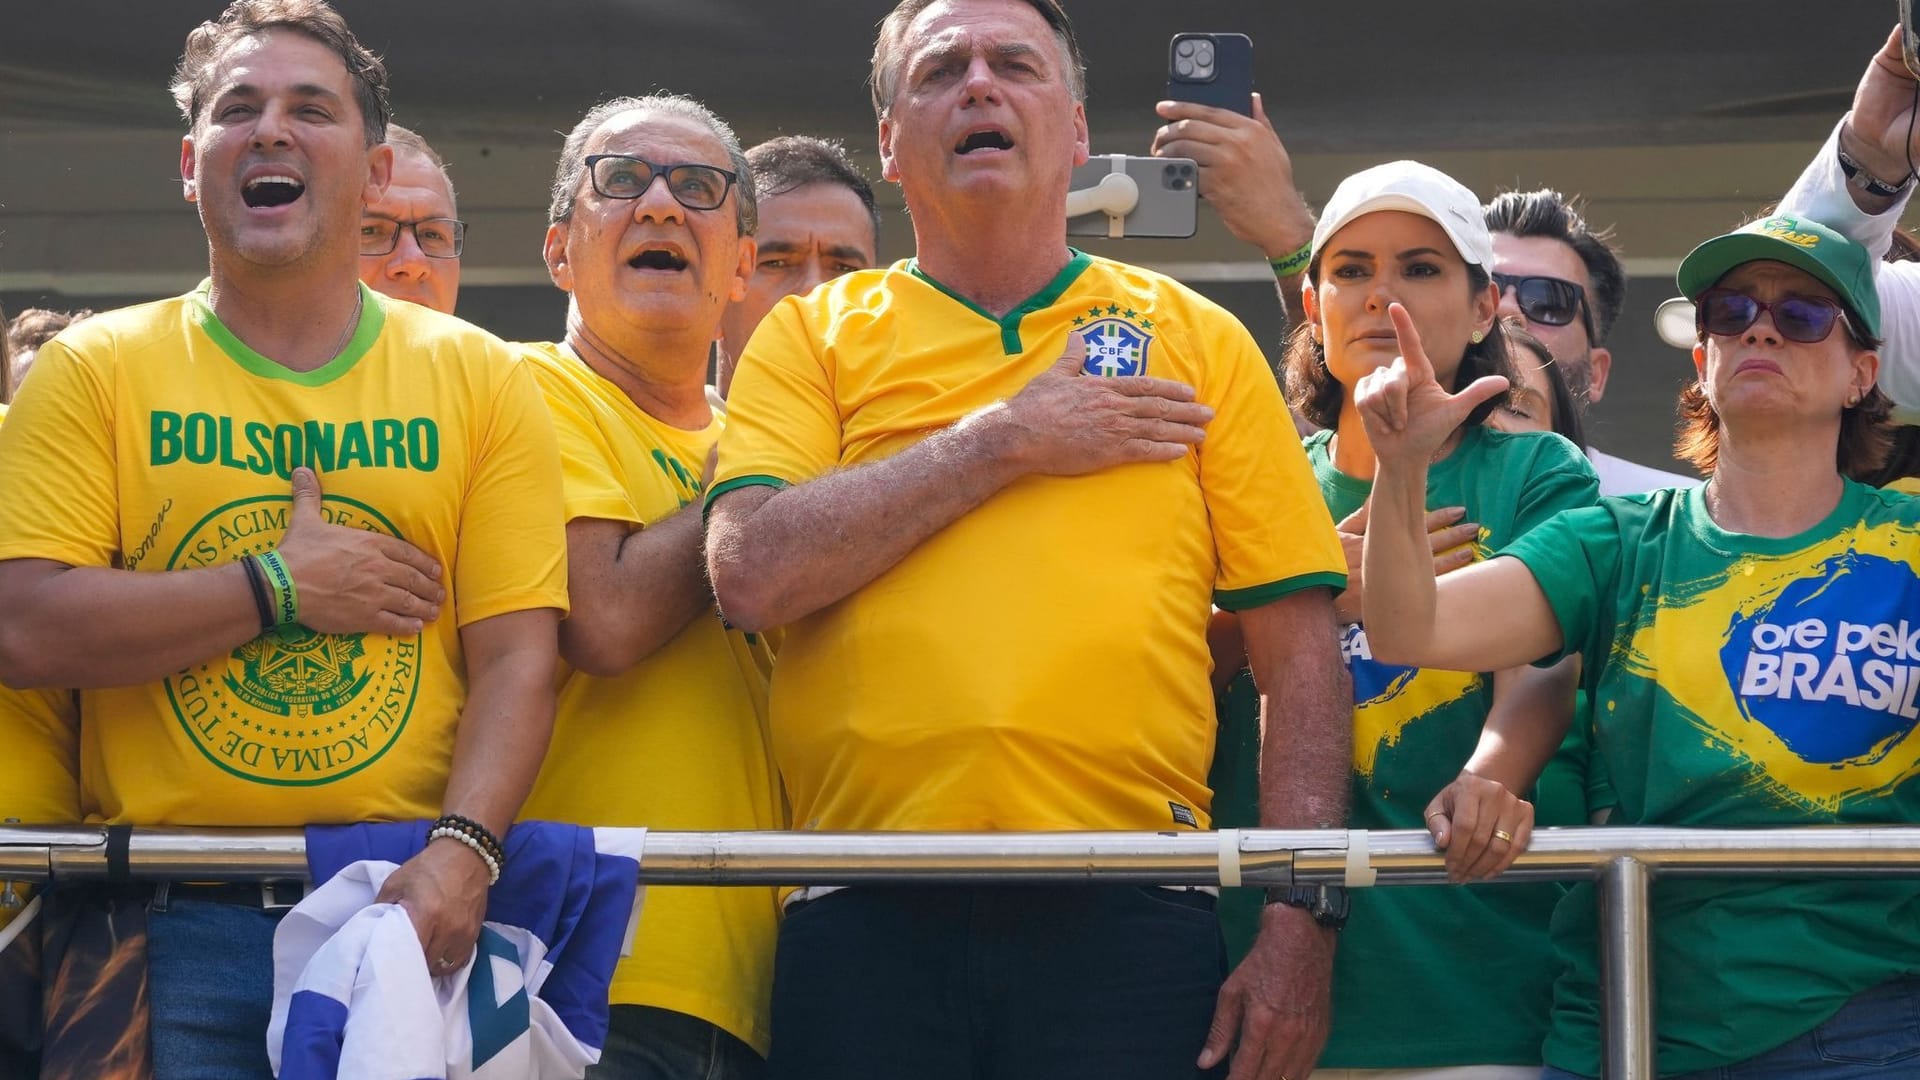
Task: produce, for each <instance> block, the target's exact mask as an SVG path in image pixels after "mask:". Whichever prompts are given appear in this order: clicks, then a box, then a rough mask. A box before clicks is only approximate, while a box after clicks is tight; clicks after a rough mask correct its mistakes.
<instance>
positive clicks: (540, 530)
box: [0, 287, 567, 826]
mask: <svg viewBox="0 0 1920 1080" xmlns="http://www.w3.org/2000/svg"><path fill="white" fill-rule="evenodd" d="M362 297H363V304H364V311H363V314H362V316H361V319H360V326H359V329H358V330H357V331H356V332H355V334H354V336H353V338H352V340H351V341H349V342H348V343H347V346H346V348H345V350H344V351H343V352H342V353H341V354H340V355H339V356H338V357H336V358H335V359H333V360H332V361H330V362H329V363H327V364H326V365H324V366H322V367H320V368H317V369H315V370H313V371H310V372H304V373H301V372H293V371H289V370H287V369H286V368H283V367H281V366H280V365H278V364H275V363H273V362H272V361H270V360H267V359H266V358H265V357H262V356H260V355H259V354H257V353H255V352H254V351H253V350H251V349H249V348H248V347H247V346H246V345H245V344H243V343H242V342H241V341H240V340H239V339H238V338H236V337H234V335H233V334H232V332H231V331H229V330H228V329H227V328H226V327H225V326H224V325H222V324H221V322H220V320H219V319H218V318H217V317H216V316H215V315H214V313H213V310H212V309H211V308H210V307H209V306H208V305H207V303H206V299H205V291H204V287H203V289H202V290H201V291H198V292H195V293H190V294H188V295H186V296H181V297H176V298H174V299H171V300H163V301H159V302H157V303H152V304H144V305H141V306H139V307H133V308H128V309H125V310H123V311H117V312H112V313H109V314H106V315H99V316H95V317H94V318H91V319H88V320H87V321H86V322H84V323H81V324H78V325H76V326H74V327H72V328H71V329H70V330H68V331H67V332H65V333H63V334H61V335H60V337H59V338H58V339H56V340H54V341H51V342H49V343H47V345H46V346H45V347H44V348H42V349H41V351H40V355H39V358H38V360H36V362H35V364H34V369H35V371H34V377H33V379H32V381H31V382H30V383H29V384H28V385H27V386H26V387H25V388H24V390H23V393H22V394H21V397H20V400H19V401H18V402H16V403H15V406H14V410H13V413H12V415H11V416H10V417H9V418H8V421H7V424H6V426H5V428H4V429H0V491H5V492H6V498H4V499H0V559H50V560H53V561H55V562H60V563H66V564H68V565H72V566H90V567H114V568H118V569H123V570H130V571H137V572H141V573H149V572H157V571H166V570H184V569H191V568H195V567H205V566H217V565H221V564H224V563H229V562H232V561H234V560H235V559H238V558H240V557H241V556H242V555H245V554H248V553H251V552H259V551H264V550H266V549H268V548H271V547H273V546H274V545H275V544H276V543H278V542H279V540H280V537H281V535H282V533H284V532H285V530H286V527H287V514H288V510H289V507H290V505H291V502H292V495H291V485H290V482H289V477H290V476H291V474H292V471H293V469H294V468H295V467H296V466H299V465H303V464H304V465H308V466H310V467H312V468H313V469H314V470H315V471H316V472H317V473H319V474H320V478H321V484H322V487H323V489H324V492H325V501H324V507H323V511H322V512H323V513H324V514H325V516H326V517H327V519H328V520H330V521H331V522H333V523H334V524H338V525H344V526H346V527H348V528H355V529H367V530H370V531H374V532H380V533H385V534H387V535H391V536H398V537H401V538H402V539H405V540H407V541H409V542H410V543H413V544H414V545H416V546H418V547H419V548H421V549H422V550H424V551H425V552H427V553H428V554H429V555H432V556H433V557H434V558H436V559H438V560H439V561H440V564H441V566H442V567H443V568H444V569H443V573H442V584H444V585H445V586H446V587H447V592H448V599H447V602H446V603H445V604H443V605H442V608H441V615H440V618H439V619H437V620H435V621H434V622H433V623H431V624H430V625H428V626H427V627H426V629H425V630H424V631H422V632H421V633H419V634H416V635H413V636H409V637H390V636H387V635H384V634H372V633H368V634H352V635H330V634H319V633H314V632H312V631H310V630H307V629H305V628H303V627H299V626H294V627H291V628H288V629H286V630H281V631H276V632H273V633H268V634H264V635H262V636H260V637H258V638H255V639H254V640H252V641H250V642H247V643H246V644H245V645H242V646H240V647H239V648H236V649H234V650H233V651H232V652H231V653H227V654H223V655H220V656H213V657H208V658H207V659H206V660H204V661H202V662H200V663H197V664H193V665H190V666H188V667H187V668H185V669H184V670H182V671H179V672H177V673H175V674H173V675H170V676H168V677H167V678H165V679H162V680H159V681H158V682H154V683H150V684H147V685H143V686H133V687H126V688H121V689H114V690H101V691H89V692H87V693H84V694H82V695H81V725H80V770H81V809H82V811H83V812H84V813H85V814H86V815H87V817H88V819H89V820H93V821H106V822H114V823H136V824H143V825H262V826H288V825H305V824H315V823H329V822H352V821H362V820H377V819H395V818H411V817H432V816H433V815H435V814H437V813H439V810H440V799H441V795H442V793H443V789H444V787H445V784H446V778H447V770H448V767H449V765H450V763H451V760H452V756H453V740H454V729H455V726H456V723H457V721H458V719H459V716H460V712H461V709H462V707H463V706H464V705H465V702H466V693H467V679H466V672H465V664H464V662H463V653H462V651H461V643H460V628H461V627H463V626H466V625H468V624H470V623H474V622H477V621H479V620H481V619H487V618H491V617H493V616H496V615H502V614H506V613H509V612H514V611H522V610H529V609H534V608H558V609H561V610H563V611H564V610H565V608H566V604H567V597H566V536H565V526H564V520H563V518H562V517H561V509H560V493H559V485H558V484H557V482H556V481H557V478H558V477H559V475H560V468H559V459H558V453H557V451H556V450H555V447H554V441H553V425H552V422H551V421H550V420H549V419H548V418H547V410H546V409H545V408H544V407H543V406H542V404H541V401H540V394H539V389H538V388H537V387H536V386H535V385H534V383H533V378H532V375H531V374H530V373H529V372H528V370H527V369H526V366H525V365H524V364H522V363H521V362H520V360H519V357H518V356H517V355H516V354H515V353H514V352H513V351H512V350H511V349H510V348H509V347H508V346H507V345H506V344H505V343H503V342H501V341H499V340H498V339H496V338H494V337H492V336H491V335H489V334H487V333H486V332H484V331H482V330H480V329H478V328H476V327H473V326H470V325H468V324H467V323H464V322H461V321H460V320H458V319H454V318H451V317H449V316H445V315H440V314H437V313H435V312H431V311H428V310H426V309H425V308H421V307H417V306H415V305H413V304H399V303H394V304H389V303H387V302H386V301H384V300H382V299H381V298H380V296H379V295H378V294H376V293H374V292H372V291H371V290H366V289H364V288H363V290H362Z"/></svg>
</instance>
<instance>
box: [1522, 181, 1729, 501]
mask: <svg viewBox="0 0 1920 1080" xmlns="http://www.w3.org/2000/svg"><path fill="white" fill-rule="evenodd" d="M1486 217H1487V228H1488V230H1489V231H1491V232H1492V233H1493V266H1494V272H1493V279H1494V283H1495V284H1496V285H1498V286H1499V287H1500V314H1502V315H1517V316H1519V317H1521V318H1524V319H1526V320H1527V329H1529V330H1531V331H1533V334H1534V336H1536V337H1538V338H1539V339H1540V340H1541V342H1542V343H1544V344H1545V345H1546V346H1547V348H1548V350H1549V351H1551V352H1552V353H1553V358H1554V360H1555V362H1557V363H1558V364H1560V365H1561V370H1562V372H1563V373H1564V374H1565V376H1566V380H1567V387H1568V389H1569V390H1570V391H1571V392H1572V394H1573V398H1574V401H1575V402H1576V403H1578V404H1579V405H1580V407H1581V408H1583V409H1584V408H1585V407H1586V406H1588V405H1591V404H1593V403H1594V402H1597V401H1599V400H1600V399H1601V398H1603V397H1605V396H1606V392H1607V378H1608V376H1609V375H1610V374H1612V372H1613V353H1612V351H1611V350H1609V349H1608V348H1607V346H1606V340H1607V335H1608V333H1609V332H1610V331H1611V330H1612V329H1613V323H1614V320H1615V319H1617V318H1619V315H1620V307H1621V304H1622V302H1623V301H1624V300H1625V298H1626V291H1627V275H1626V270H1625V268H1624V267H1623V266H1622V265H1621V263H1620V255H1619V253H1618V252H1617V251H1615V250H1614V249H1613V247H1612V245H1611V244H1610V243H1609V242H1608V238H1607V236H1606V234H1605V232H1604V231H1595V230H1593V229H1591V228H1589V227H1588V225H1587V222H1586V220H1585V219H1584V218H1583V217H1582V216H1581V214H1580V211H1579V209H1578V207H1577V206H1576V205H1575V203H1574V201H1573V200H1569V199H1568V198H1567V197H1566V196H1564V195H1562V194H1560V193H1559V192H1558V191H1554V190H1553V189H1551V188H1542V189H1540V190H1538V191H1507V192H1502V193H1501V194H1499V195H1498V196H1496V197H1495V198H1494V200H1493V201H1492V202H1490V203H1488V204H1487V206H1486ZM1587 457H1588V459H1589V460H1591V461H1592V462H1593V467H1594V471H1595V472H1597V473H1599V474H1600V494H1602V495H1632V494H1638V493H1639V492H1643V491H1651V490H1653V489H1654V488H1661V487H1694V486H1697V485H1698V484H1699V483H1700V481H1699V480H1698V479H1696V478H1693V477H1688V476H1681V475H1679V474H1677V473H1670V472H1663V471H1661V470H1659V469H1653V468H1648V467H1647V466H1645V465H1640V464H1637V463H1635V462H1632V461H1628V460H1627V459H1625V458H1621V457H1616V456H1614V455H1612V454H1608V453H1604V452H1602V451H1600V450H1597V449H1595V448H1594V447H1592V446H1588V447H1587Z"/></svg>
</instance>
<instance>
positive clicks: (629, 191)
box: [587, 154, 739, 210]
mask: <svg viewBox="0 0 1920 1080" xmlns="http://www.w3.org/2000/svg"><path fill="white" fill-rule="evenodd" d="M587 173H588V175H590V176H592V177H593V190H595V191H597V192H599V193H600V194H601V195H603V196H605V197H606V198H609V199H637V198H639V197H640V196H642V195H645V194H646V193H647V189H648V188H650V187H652V186H653V178H654V177H656V176H664V177H666V178H667V192H668V193H669V194H671V195H672V196H673V198H674V201H676V202H678V203H679V204H680V205H681V206H684V207H686V208H687V209H689V210H718V209H720V204H721V203H723V202H726V201H727V192H729V191H731V190H732V189H733V185H734V183H735V182H736V181H738V180H739V177H738V176H736V175H734V174H733V173H730V172H728V171H727V170H725V169H717V168H714V167H713V166H712V165H701V164H698V163H696V162H680V163H677V164H671V165H655V164H654V163H653V162H651V161H648V160H646V159H645V158H637V157H628V156H627V155H625V154H588V155H587Z"/></svg>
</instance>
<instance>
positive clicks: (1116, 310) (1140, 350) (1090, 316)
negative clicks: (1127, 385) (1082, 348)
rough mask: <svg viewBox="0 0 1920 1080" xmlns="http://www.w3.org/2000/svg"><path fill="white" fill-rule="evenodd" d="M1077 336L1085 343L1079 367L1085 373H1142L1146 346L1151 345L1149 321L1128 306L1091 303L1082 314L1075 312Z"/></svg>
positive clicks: (1151, 327)
mask: <svg viewBox="0 0 1920 1080" xmlns="http://www.w3.org/2000/svg"><path fill="white" fill-rule="evenodd" d="M1073 324H1074V325H1075V326H1076V327H1079V328H1080V329H1079V333H1080V338H1081V340H1082V341H1085V342H1086V343H1087V358H1086V360H1085V361H1084V362H1082V363H1081V365H1080V369H1081V370H1082V371H1084V372H1086V373H1087V374H1089V375H1109V376H1117V375H1145V374H1146V373H1147V348H1148V346H1150V345H1152V344H1153V334H1152V333H1151V331H1152V330H1153V320H1152V319H1146V318H1141V317H1140V315H1139V313H1138V312H1136V311H1134V310H1133V309H1131V308H1123V307H1121V306H1120V305H1118V304H1109V305H1107V306H1106V307H1101V306H1100V305H1098V304H1095V305H1094V306H1093V307H1091V308H1089V309H1087V313H1086V314H1085V315H1076V316H1074V319H1073Z"/></svg>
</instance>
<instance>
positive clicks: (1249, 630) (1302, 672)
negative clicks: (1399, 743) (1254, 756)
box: [1242, 588, 1353, 829]
mask: <svg viewBox="0 0 1920 1080" xmlns="http://www.w3.org/2000/svg"><path fill="white" fill-rule="evenodd" d="M1280 605H1288V606H1289V607H1290V608H1291V611H1290V612H1286V613H1284V614H1283V618H1282V619H1279V620H1276V619H1275V618H1273V617H1272V616H1273V615H1275V614H1282V613H1278V612H1274V611H1272V610H1270V609H1274V608H1278V607H1279V606H1280ZM1242 625H1243V627H1244V629H1245V633H1246V638H1247V654H1248V658H1249V661H1250V663H1251V664H1252V667H1253V678H1254V682H1255V684H1256V685H1257V686H1258V687H1259V689H1260V715H1261V718H1262V720H1261V723H1262V728H1263V731H1264V734H1263V736H1262V738H1261V744H1260V824H1261V825H1262V826H1264V827H1266V828H1296V829H1301V828H1305V829H1335V828H1340V827H1341V826H1343V825H1345V824H1346V821H1347V803H1348V793H1349V791H1350V790H1351V785H1352V773H1353V689H1352V685H1351V683H1350V682H1349V680H1348V676H1347V669H1346V665H1344V664H1343V663H1341V661H1340V646H1339V640H1338V635H1337V633H1336V631H1335V628H1334V623H1333V600H1332V596H1331V593H1330V591H1329V590H1327V589H1325V588H1314V589H1307V590H1303V591H1302V592H1301V593H1296V594H1294V595H1292V596H1289V597H1286V598H1283V599H1282V600H1279V601H1275V602H1274V603H1273V604H1269V605H1266V606H1265V607H1262V608H1255V609H1252V610H1250V611H1248V612H1245V613H1243V615H1242Z"/></svg>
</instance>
